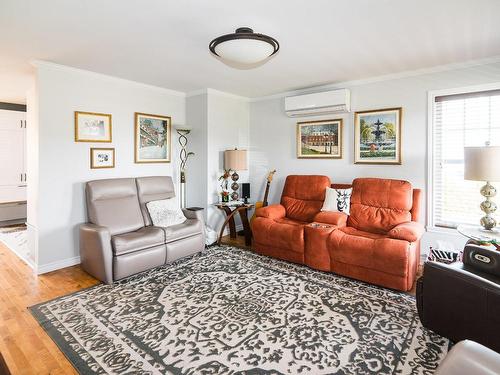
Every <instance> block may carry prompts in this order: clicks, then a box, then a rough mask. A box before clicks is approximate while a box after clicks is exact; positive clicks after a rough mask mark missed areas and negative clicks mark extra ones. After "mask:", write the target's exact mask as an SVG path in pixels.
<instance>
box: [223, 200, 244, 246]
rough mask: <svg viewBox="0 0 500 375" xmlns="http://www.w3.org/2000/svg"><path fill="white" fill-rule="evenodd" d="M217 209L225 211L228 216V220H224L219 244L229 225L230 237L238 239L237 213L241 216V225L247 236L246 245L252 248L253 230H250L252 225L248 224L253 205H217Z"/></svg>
mask: <svg viewBox="0 0 500 375" xmlns="http://www.w3.org/2000/svg"><path fill="white" fill-rule="evenodd" d="M214 206H215V207H217V208H218V209H220V210H221V211H224V213H225V214H226V220H224V224H222V228H221V230H220V234H219V240H218V241H217V244H218V245H220V244H221V240H222V236H223V235H224V229H226V226H227V225H228V224H229V236H230V237H231V238H236V224H235V222H234V215H236V213H239V214H240V218H241V223H242V224H243V233H244V235H245V245H247V246H250V245H251V244H252V230H251V229H250V223H249V222H248V210H250V209H252V208H253V207H254V205H253V204H250V203H247V204H245V203H241V204H238V205H234V204H227V203H216V204H214Z"/></svg>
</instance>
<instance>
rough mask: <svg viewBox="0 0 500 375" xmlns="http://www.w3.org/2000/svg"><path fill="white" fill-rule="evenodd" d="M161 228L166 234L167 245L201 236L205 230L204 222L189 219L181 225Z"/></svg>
mask: <svg viewBox="0 0 500 375" xmlns="http://www.w3.org/2000/svg"><path fill="white" fill-rule="evenodd" d="M161 228H162V229H163V231H164V232H165V241H166V242H167V243H170V242H172V241H177V240H180V239H183V238H187V237H191V236H194V235H197V234H200V233H202V231H204V230H205V228H204V227H203V224H202V222H201V221H200V220H195V219H187V220H186V221H184V222H183V223H181V224H176V225H171V226H168V227H161Z"/></svg>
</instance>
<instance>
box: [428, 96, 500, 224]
mask: <svg viewBox="0 0 500 375" xmlns="http://www.w3.org/2000/svg"><path fill="white" fill-rule="evenodd" d="M433 113H434V122H433V153H432V155H433V176H432V185H433V190H432V191H433V197H432V200H433V202H432V211H433V212H432V221H433V225H434V226H438V227H439V226H440V227H450V228H456V227H457V225H459V224H478V222H479V219H480V218H481V217H482V216H483V215H484V213H482V211H481V209H480V208H479V204H480V203H481V201H483V200H484V198H483V197H482V196H481V194H480V193H479V189H480V187H481V186H483V185H484V183H485V182H484V181H466V180H464V147H465V146H484V145H485V144H486V142H489V143H490V144H491V145H492V146H498V145H500V90H490V91H481V92H471V93H461V94H455V95H446V96H437V97H436V98H435V101H434V111H433ZM499 187H500V186H499Z"/></svg>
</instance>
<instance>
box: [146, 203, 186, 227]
mask: <svg viewBox="0 0 500 375" xmlns="http://www.w3.org/2000/svg"><path fill="white" fill-rule="evenodd" d="M146 207H147V209H148V211H149V216H150V217H151V221H152V222H153V225H154V226H156V227H170V226H172V225H177V224H182V223H183V222H185V221H186V217H185V216H184V214H183V213H182V210H181V209H180V207H179V205H178V204H177V201H176V199H175V198H168V199H162V200H159V201H151V202H148V203H146Z"/></svg>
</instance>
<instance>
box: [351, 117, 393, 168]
mask: <svg viewBox="0 0 500 375" xmlns="http://www.w3.org/2000/svg"><path fill="white" fill-rule="evenodd" d="M401 119H402V108H401V107H400V108H387V109H377V110H372V111H361V112H356V113H355V114H354V163H355V164H401Z"/></svg>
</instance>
